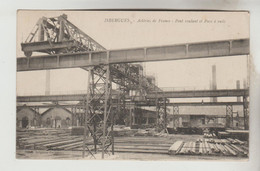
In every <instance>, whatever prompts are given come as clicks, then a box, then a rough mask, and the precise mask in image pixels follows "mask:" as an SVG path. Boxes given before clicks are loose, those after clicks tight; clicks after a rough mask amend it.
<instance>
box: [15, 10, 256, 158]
mask: <svg viewBox="0 0 260 171" xmlns="http://www.w3.org/2000/svg"><path fill="white" fill-rule="evenodd" d="M249 25H250V13H249V11H187V10H186V11H171V10H167V11H163V10H158V11H156V10H154V11H151V10H146V11H145V10H143V11H142V10H74V11H73V10H64V11H62V10H18V11H17V35H16V36H17V37H16V54H17V57H16V64H17V66H16V159H18V160H19V159H38V160H43V159H44V160H46V159H48V160H57V159H58V160H138V161H158V160H160V161H176V160H182V161H187V160H195V161H204V160H207V161H208V160H210V161H235V162H239V161H248V160H249V158H250V154H249V148H250V146H249V132H250V129H249V128H250V120H249V115H250V114H249V113H250V112H249V111H250V109H249V102H250V94H249V88H250V75H251V71H252V64H251V54H250V43H249V42H250V29H249Z"/></svg>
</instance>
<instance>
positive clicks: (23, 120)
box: [22, 116, 29, 128]
mask: <svg viewBox="0 0 260 171" xmlns="http://www.w3.org/2000/svg"><path fill="white" fill-rule="evenodd" d="M28 124H29V119H28V117H27V116H25V117H23V118H22V128H26V127H27V126H28Z"/></svg>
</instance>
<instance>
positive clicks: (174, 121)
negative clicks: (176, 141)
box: [173, 105, 179, 127]
mask: <svg viewBox="0 0 260 171" xmlns="http://www.w3.org/2000/svg"><path fill="white" fill-rule="evenodd" d="M178 115H179V106H177V105H173V125H174V127H178V125H179V121H178V117H177V116H178Z"/></svg>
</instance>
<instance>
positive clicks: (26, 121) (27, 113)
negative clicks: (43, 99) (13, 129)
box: [16, 107, 41, 128]
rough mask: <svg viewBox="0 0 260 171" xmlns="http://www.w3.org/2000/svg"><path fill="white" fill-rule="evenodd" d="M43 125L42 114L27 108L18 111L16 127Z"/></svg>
mask: <svg viewBox="0 0 260 171" xmlns="http://www.w3.org/2000/svg"><path fill="white" fill-rule="evenodd" d="M40 123H41V119H40V114H39V113H38V112H36V111H35V110H33V109H31V108H29V107H25V108H21V109H20V110H18V111H17V114H16V126H17V128H30V127H39V126H40Z"/></svg>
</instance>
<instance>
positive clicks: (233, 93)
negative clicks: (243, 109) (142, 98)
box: [146, 89, 249, 99]
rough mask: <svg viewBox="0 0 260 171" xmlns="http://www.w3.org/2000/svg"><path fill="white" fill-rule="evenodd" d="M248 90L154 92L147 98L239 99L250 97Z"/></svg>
mask: <svg viewBox="0 0 260 171" xmlns="http://www.w3.org/2000/svg"><path fill="white" fill-rule="evenodd" d="M248 95H249V91H248V90H247V89H239V90H238V89H223V90H191V91H166V92H154V93H150V94H148V95H147V96H146V98H148V99H155V98H197V97H238V96H248Z"/></svg>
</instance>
